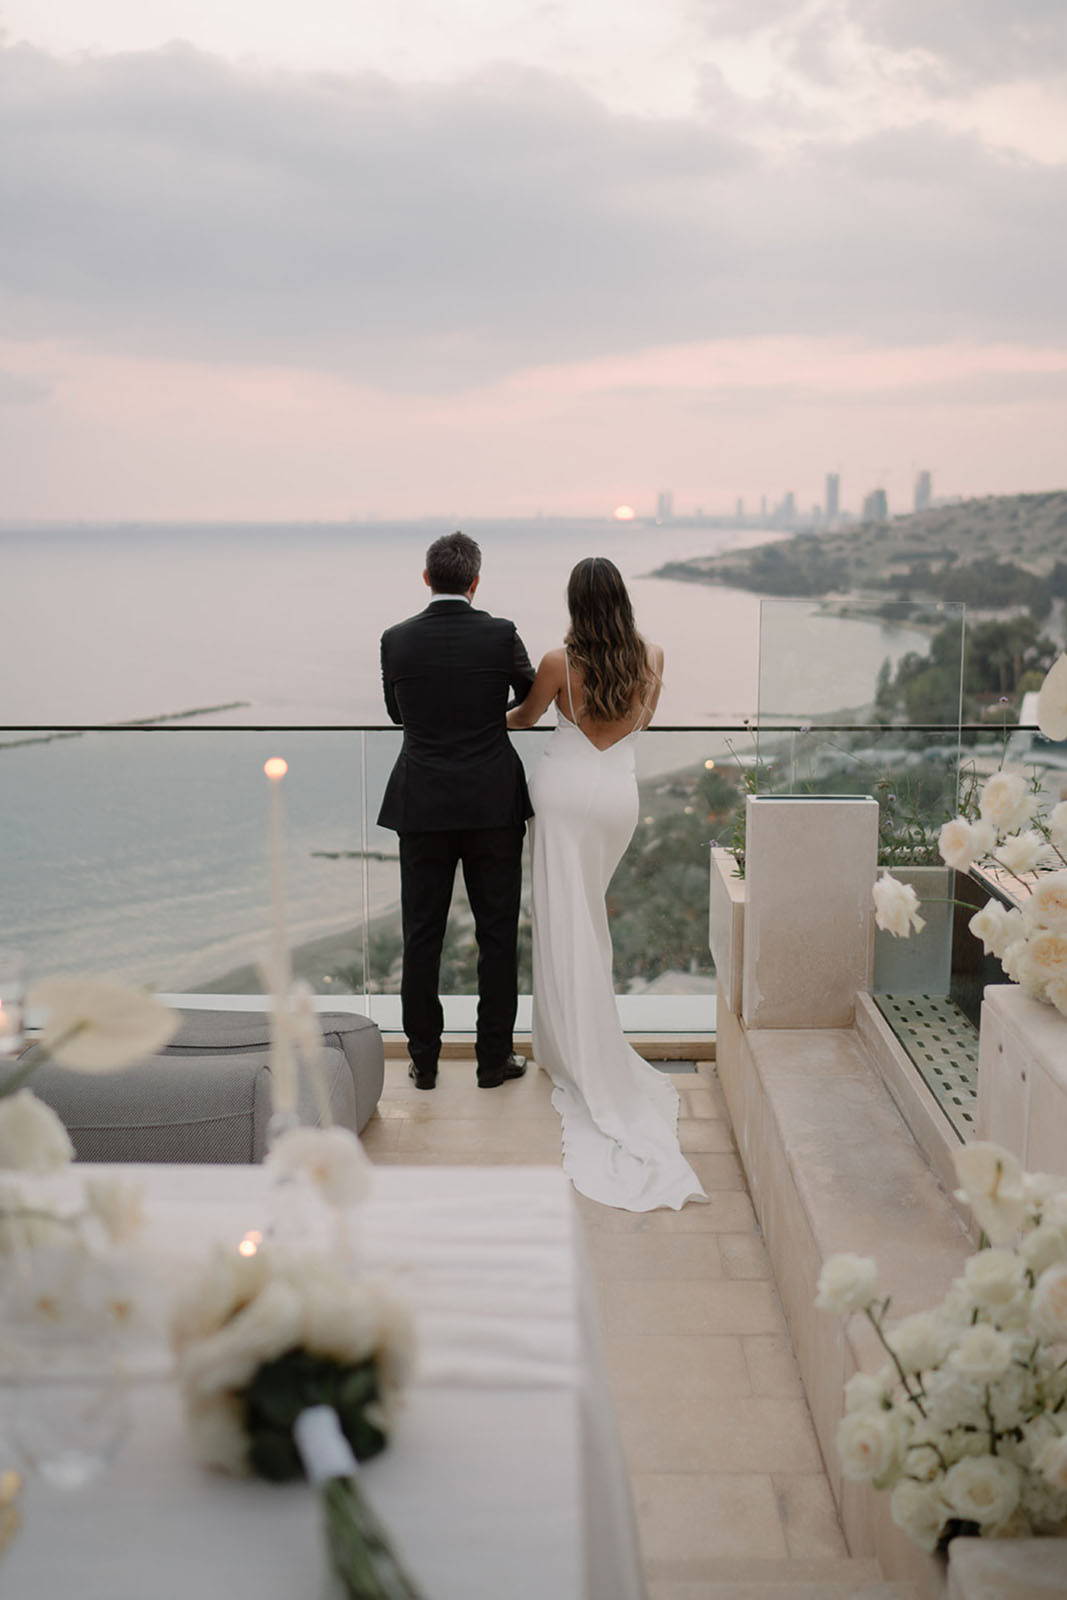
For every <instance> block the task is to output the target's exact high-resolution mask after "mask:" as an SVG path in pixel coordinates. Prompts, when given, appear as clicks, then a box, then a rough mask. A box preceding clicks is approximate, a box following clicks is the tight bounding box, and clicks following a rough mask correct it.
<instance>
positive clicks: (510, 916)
mask: <svg viewBox="0 0 1067 1600" xmlns="http://www.w3.org/2000/svg"><path fill="white" fill-rule="evenodd" d="M525 831H526V826H525V823H523V824H520V825H519V826H518V827H511V828H454V829H452V828H446V829H441V830H438V831H434V832H425V833H422V832H420V833H401V835H400V903H401V910H402V913H403V921H404V975H403V980H402V983H401V991H400V993H401V1001H402V1005H403V1017H404V1032H405V1033H406V1034H407V1038H408V1051H409V1053H410V1055H411V1059H412V1061H413V1062H414V1063H415V1065H416V1067H418V1068H419V1070H420V1071H426V1072H429V1071H432V1070H433V1069H434V1068H435V1067H436V1065H437V1058H438V1056H439V1054H440V1051H441V1031H442V1028H443V1026H444V1015H443V1012H442V1010H441V1001H440V997H439V995H438V979H439V976H440V970H441V947H442V945H443V943H444V937H445V928H446V925H447V923H448V910H449V906H450V905H451V903H452V889H453V885H454V883H455V878H456V867H457V865H461V866H462V868H463V881H464V883H465V884H466V886H467V898H468V900H469V901H470V906H471V911H472V912H473V913H474V932H475V938H476V939H477V941H478V1031H477V1042H476V1046H475V1055H476V1056H477V1060H478V1065H479V1066H480V1067H496V1066H499V1065H500V1063H501V1062H502V1061H504V1060H505V1058H506V1057H507V1056H508V1055H509V1054H510V1053H511V1049H512V1044H513V1039H512V1033H513V1030H514V1027H515V1010H516V1006H517V1004H518V951H517V940H518V926H519V900H520V895H521V891H522V839H523V834H524V833H525Z"/></svg>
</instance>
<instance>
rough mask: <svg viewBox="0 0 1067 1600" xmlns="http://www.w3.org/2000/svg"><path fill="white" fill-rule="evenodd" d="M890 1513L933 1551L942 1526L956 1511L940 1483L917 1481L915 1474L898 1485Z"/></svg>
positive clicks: (918, 1541)
mask: <svg viewBox="0 0 1067 1600" xmlns="http://www.w3.org/2000/svg"><path fill="white" fill-rule="evenodd" d="M890 1514H891V1516H892V1518H893V1521H894V1522H895V1523H896V1525H897V1527H898V1528H901V1529H902V1530H903V1531H904V1532H905V1533H906V1534H907V1536H908V1538H909V1539H911V1540H913V1541H914V1543H915V1544H917V1545H918V1546H919V1547H920V1549H922V1550H929V1551H931V1552H932V1551H934V1550H936V1549H937V1543H938V1540H939V1539H940V1537H941V1530H942V1529H943V1528H944V1526H945V1523H946V1522H947V1521H948V1519H949V1517H950V1516H951V1515H952V1513H951V1511H950V1510H949V1508H948V1506H947V1505H946V1504H945V1502H944V1500H943V1499H942V1497H941V1491H940V1488H939V1486H938V1485H937V1484H935V1483H916V1482H915V1479H914V1478H901V1480H900V1482H899V1483H898V1484H896V1485H895V1487H894V1489H893V1494H892V1497H891V1500H890Z"/></svg>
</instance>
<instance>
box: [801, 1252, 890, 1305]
mask: <svg viewBox="0 0 1067 1600" xmlns="http://www.w3.org/2000/svg"><path fill="white" fill-rule="evenodd" d="M817 1287H818V1293H817V1294H816V1296H815V1304H816V1306H817V1307H818V1309H819V1310H820V1311H830V1312H833V1313H834V1315H835V1316H839V1317H843V1316H847V1315H848V1314H849V1312H851V1311H865V1310H866V1309H867V1307H868V1306H869V1305H870V1304H871V1303H872V1301H873V1300H874V1298H875V1294H876V1292H877V1288H878V1264H877V1262H875V1261H872V1260H871V1258H870V1257H869V1256H854V1255H849V1254H848V1253H843V1254H841V1255H836V1256H831V1257H830V1258H829V1260H828V1261H826V1262H825V1263H824V1264H823V1269H822V1271H821V1272H820V1273H819V1282H818V1286H817Z"/></svg>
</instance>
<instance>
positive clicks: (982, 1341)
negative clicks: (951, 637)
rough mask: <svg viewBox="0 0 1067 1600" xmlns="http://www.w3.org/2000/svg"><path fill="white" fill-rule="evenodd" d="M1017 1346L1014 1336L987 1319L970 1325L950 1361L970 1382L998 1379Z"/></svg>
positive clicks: (951, 1353) (1006, 1368)
mask: <svg viewBox="0 0 1067 1600" xmlns="http://www.w3.org/2000/svg"><path fill="white" fill-rule="evenodd" d="M1013 1355H1014V1348H1013V1346H1012V1342H1011V1340H1010V1339H1009V1338H1008V1337H1007V1336H1006V1335H1005V1334H1003V1333H1000V1332H998V1330H997V1329H996V1328H991V1327H990V1326H989V1324H988V1323H984V1322H980V1323H977V1324H976V1326H975V1327H973V1328H969V1329H968V1330H967V1332H966V1333H965V1334H964V1335H963V1338H962V1339H961V1340H960V1341H959V1343H958V1344H957V1345H956V1346H955V1348H954V1349H953V1350H951V1351H950V1352H949V1357H948V1364H949V1366H950V1367H951V1368H952V1370H953V1371H954V1372H956V1373H958V1374H959V1376H960V1377H961V1378H964V1379H966V1380H967V1381H968V1382H970V1383H995V1382H996V1380H997V1379H998V1378H1002V1377H1003V1376H1004V1374H1005V1373H1006V1372H1007V1370H1008V1368H1009V1367H1010V1366H1011V1363H1012V1359H1013Z"/></svg>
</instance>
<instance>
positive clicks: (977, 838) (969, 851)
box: [937, 817, 996, 872]
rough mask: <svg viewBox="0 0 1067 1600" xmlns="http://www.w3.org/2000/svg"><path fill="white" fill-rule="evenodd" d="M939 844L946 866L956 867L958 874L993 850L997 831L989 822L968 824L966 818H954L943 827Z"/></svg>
mask: <svg viewBox="0 0 1067 1600" xmlns="http://www.w3.org/2000/svg"><path fill="white" fill-rule="evenodd" d="M937 843H938V848H939V849H940V851H941V859H942V861H943V862H944V863H945V865H946V866H947V867H955V868H956V871H957V872H966V871H967V869H968V867H972V866H973V865H974V863H975V862H976V861H978V860H980V859H981V858H982V856H987V855H988V854H989V852H990V851H991V850H992V848H993V846H994V844H995V843H996V831H995V829H994V828H993V825H992V823H989V822H968V821H967V819H966V817H953V819H952V821H951V822H946V823H945V824H944V825H943V827H942V829H941V832H940V833H939V834H938V836H937Z"/></svg>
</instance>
